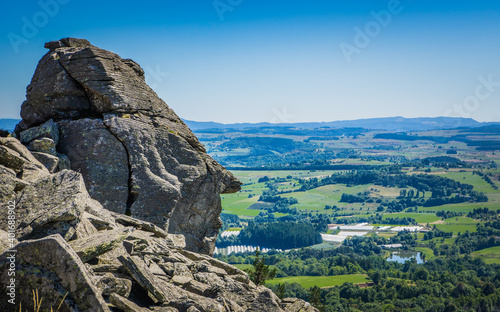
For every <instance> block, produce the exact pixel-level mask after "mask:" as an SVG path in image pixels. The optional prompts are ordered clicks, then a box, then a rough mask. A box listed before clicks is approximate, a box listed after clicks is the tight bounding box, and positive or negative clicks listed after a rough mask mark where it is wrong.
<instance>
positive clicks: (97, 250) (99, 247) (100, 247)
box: [70, 229, 128, 262]
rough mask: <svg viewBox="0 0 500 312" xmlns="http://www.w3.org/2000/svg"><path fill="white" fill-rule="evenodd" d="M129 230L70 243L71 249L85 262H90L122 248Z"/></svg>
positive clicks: (97, 235)
mask: <svg viewBox="0 0 500 312" xmlns="http://www.w3.org/2000/svg"><path fill="white" fill-rule="evenodd" d="M127 232H128V230H126V229H117V230H114V231H102V232H99V233H96V234H93V235H89V236H87V237H84V238H80V239H77V240H73V241H71V242H70V245H71V247H73V249H74V250H75V252H76V254H77V255H78V256H79V257H80V258H81V259H82V261H83V262H88V261H89V260H92V259H94V258H96V257H97V256H99V255H102V254H104V253H106V252H108V251H110V250H113V249H115V248H116V247H118V246H120V244H121V242H122V241H123V240H124V239H125V237H126V236H127Z"/></svg>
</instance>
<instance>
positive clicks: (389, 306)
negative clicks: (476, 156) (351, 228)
mask: <svg viewBox="0 0 500 312" xmlns="http://www.w3.org/2000/svg"><path fill="white" fill-rule="evenodd" d="M347 253H348V255H343V254H338V253H336V254H335V255H332V254H331V253H330V252H329V251H328V252H326V251H325V252H323V254H321V252H318V251H316V252H312V251H309V252H306V251H302V252H301V253H300V258H299V257H297V256H296V255H295V256H294V255H290V256H288V257H287V259H286V260H285V261H283V262H290V261H291V262H292V263H293V262H294V261H293V260H295V263H315V264H319V263H328V264H330V263H332V265H338V266H340V267H350V268H353V267H358V270H361V271H360V272H363V273H365V274H367V275H368V276H369V277H370V278H371V279H372V281H373V283H374V286H373V287H367V288H360V287H359V286H356V285H353V284H351V283H345V284H343V285H341V286H336V287H332V288H325V289H319V295H318V289H309V290H306V289H304V288H302V287H301V286H300V285H298V284H296V283H295V284H285V285H281V286H280V288H281V290H280V292H281V296H283V297H297V298H301V299H304V300H309V301H310V303H311V304H313V305H314V306H315V307H317V308H319V309H320V311H355V310H353V309H356V310H360V311H496V309H497V307H498V306H499V305H500V290H499V288H500V270H498V267H495V266H494V265H488V264H485V263H484V261H482V260H481V259H476V258H471V257H469V256H462V257H458V256H455V257H450V258H440V259H437V260H430V261H429V260H428V261H426V262H425V263H424V264H417V263H416V262H415V261H407V262H405V263H404V264H400V263H397V262H388V261H385V260H384V259H383V258H382V257H376V256H360V255H357V254H353V253H351V252H350V251H347ZM301 259H304V260H301ZM312 259H314V260H312ZM315 260H316V261H315ZM349 264H350V265H349ZM277 265H279V263H278V264H277ZM334 267H335V266H334ZM269 287H270V288H271V289H273V290H274V291H276V292H278V286H273V285H271V286H269ZM315 292H316V294H315Z"/></svg>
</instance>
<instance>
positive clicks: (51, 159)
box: [31, 152, 59, 173]
mask: <svg viewBox="0 0 500 312" xmlns="http://www.w3.org/2000/svg"><path fill="white" fill-rule="evenodd" d="M31 154H33V156H35V158H36V159H37V160H38V161H39V162H41V163H42V164H43V165H44V166H45V168H47V170H49V172H50V173H54V172H55V171H56V169H57V166H58V165H59V158H58V157H56V156H53V155H50V154H46V153H39V152H32V153H31Z"/></svg>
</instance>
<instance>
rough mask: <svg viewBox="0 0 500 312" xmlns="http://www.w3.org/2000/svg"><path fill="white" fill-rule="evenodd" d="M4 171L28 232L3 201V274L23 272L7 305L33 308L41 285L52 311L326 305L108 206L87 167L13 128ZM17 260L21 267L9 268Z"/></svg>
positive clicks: (3, 307)
mask: <svg viewBox="0 0 500 312" xmlns="http://www.w3.org/2000/svg"><path fill="white" fill-rule="evenodd" d="M0 180H1V181H2V183H1V187H0V198H1V200H2V203H7V202H11V203H12V204H11V205H12V206H14V207H15V209H14V211H15V214H14V215H15V218H14V220H15V233H16V237H17V238H18V239H19V240H20V241H21V242H18V241H17V240H16V239H12V240H9V237H10V236H9V235H8V234H7V233H6V232H5V231H4V230H3V229H8V225H9V223H8V222H9V220H11V219H9V218H8V215H10V214H9V213H7V212H6V211H3V212H4V213H2V214H0V229H2V230H0V239H1V244H0V273H1V274H0V283H1V284H2V285H10V284H11V283H12V281H11V280H10V279H11V278H15V281H14V284H15V287H16V300H15V304H14V305H11V304H10V303H8V299H10V297H7V292H6V291H2V292H1V293H0V311H19V310H20V306H21V307H22V308H23V309H22V310H23V311H24V310H32V308H31V307H33V295H32V292H33V291H37V292H38V296H39V298H40V299H42V310H43V311H45V310H47V311H48V310H50V307H52V308H54V310H55V309H57V307H59V311H89V312H90V311H92V312H94V311H125V312H130V311H134V312H135V311H140V312H147V311H165V312H166V311H169V312H177V311H183V312H197V311H201V312H205V311H206V312H208V311H221V312H222V311H223V312H233V311H255V312H257V311H259V312H260V311H278V312H283V311H298V312H314V311H317V310H315V309H314V308H312V307H311V306H310V305H307V304H306V303H305V302H304V301H301V300H297V299H287V300H283V301H281V300H280V299H278V298H277V297H276V295H274V294H273V293H272V292H271V291H270V290H269V289H267V288H265V287H262V286H260V287H257V286H256V285H254V284H253V283H252V282H251V281H250V280H249V278H248V276H247V275H246V273H245V272H243V271H240V270H239V269H237V268H236V267H233V266H231V265H229V264H226V263H224V262H221V261H218V260H216V259H214V258H212V257H210V256H207V255H203V254H198V253H194V252H191V251H187V250H185V249H184V248H185V246H186V243H185V240H184V236H183V235H181V234H169V233H167V232H166V231H164V230H163V229H161V228H160V227H158V226H156V225H154V224H153V223H150V222H146V221H142V220H139V219H136V218H133V217H130V216H126V215H123V214H119V213H115V212H110V211H108V210H106V209H104V208H103V207H102V206H101V204H99V202H97V201H96V200H93V199H92V198H91V197H90V196H89V194H88V192H87V190H86V188H85V184H84V182H83V177H82V175H81V174H80V173H77V172H75V171H72V170H66V169H64V170H62V171H59V172H56V173H52V174H51V173H49V171H48V170H47V169H46V168H45V167H44V166H43V165H42V164H41V163H40V162H39V161H38V160H37V159H36V158H34V157H33V156H32V155H31V153H30V152H29V150H28V149H27V148H26V147H25V146H23V145H22V144H21V143H20V142H19V141H17V140H16V139H14V138H0ZM2 209H3V210H5V205H3V206H2ZM9 242H10V243H11V244H12V246H11V245H10V244H9ZM10 250H15V252H13V251H10ZM12 255H14V260H12ZM13 265H14V266H13ZM11 268H13V270H14V271H15V273H16V274H15V275H8V274H7V272H9V269H11Z"/></svg>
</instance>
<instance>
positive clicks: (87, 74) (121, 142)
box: [16, 38, 241, 254]
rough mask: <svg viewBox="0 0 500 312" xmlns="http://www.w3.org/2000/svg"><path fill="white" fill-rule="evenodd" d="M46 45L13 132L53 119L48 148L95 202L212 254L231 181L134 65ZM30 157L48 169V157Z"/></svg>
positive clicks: (80, 47) (84, 46)
mask: <svg viewBox="0 0 500 312" xmlns="http://www.w3.org/2000/svg"><path fill="white" fill-rule="evenodd" d="M46 47H47V48H48V49H49V52H48V53H47V54H46V55H45V56H44V57H43V58H42V60H41V61H40V63H39V64H38V66H37V69H36V71H35V74H34V76H33V79H32V81H31V84H30V85H29V86H28V89H27V95H26V101H25V102H24V103H23V105H22V109H21V116H22V118H23V120H22V122H21V123H20V124H19V125H18V127H17V129H16V132H17V133H18V134H19V135H20V136H21V137H22V136H23V133H26V132H29V131H36V129H37V128H39V127H42V126H43V125H45V124H46V123H47V122H48V121H50V120H53V121H54V124H55V126H54V127H55V128H56V129H57V130H56V131H59V134H58V136H60V139H59V140H58V142H56V146H57V152H58V153H60V154H62V155H64V157H67V159H68V163H69V164H70V166H71V169H73V170H76V171H78V172H81V173H82V175H83V178H84V181H85V185H86V187H87V189H88V191H89V193H90V195H91V196H92V197H93V198H95V199H96V200H98V201H99V202H100V203H101V204H102V205H103V206H104V208H106V209H108V210H110V211H114V212H119V213H124V212H126V213H128V214H130V215H131V216H133V217H136V218H139V219H143V220H145V221H148V222H152V223H154V224H156V225H157V226H160V227H163V228H164V229H165V230H167V231H168V232H170V233H176V234H183V235H185V237H186V243H187V246H186V248H188V249H190V250H193V251H198V252H204V253H207V254H211V253H213V251H214V247H215V245H214V244H215V238H216V236H217V232H218V229H219V228H220V226H221V222H220V218H219V215H220V212H221V209H222V208H221V204H220V197H219V194H221V193H232V192H236V191H238V190H239V189H240V185H241V183H240V182H239V181H238V180H237V179H236V178H235V177H234V176H233V175H232V174H231V173H230V172H228V171H227V170H226V169H225V168H224V167H222V166H221V165H220V164H219V163H217V162H216V161H214V160H213V159H212V158H211V157H210V156H209V155H208V154H207V153H206V151H205V148H204V147H203V145H202V144H201V143H200V142H199V141H198V139H197V138H196V136H195V135H194V134H193V133H192V132H191V130H190V129H189V128H188V127H187V126H186V124H185V123H184V122H183V121H182V120H181V119H180V118H179V117H178V116H177V115H176V114H175V112H174V111H173V110H172V109H171V108H170V107H169V106H168V105H167V104H166V103H165V102H164V101H162V100H161V99H160V98H159V97H158V96H157V95H156V93H155V92H154V91H153V90H152V89H151V88H150V87H149V86H148V85H147V84H146V82H145V77H144V70H142V68H141V67H140V66H139V65H138V64H137V63H135V62H134V61H132V60H130V59H122V58H121V57H120V56H118V55H116V54H115V53H112V52H110V51H106V50H103V49H100V48H98V47H95V46H93V45H91V44H90V43H89V42H88V41H87V40H81V39H75V38H65V39H61V40H59V41H55V42H50V43H47V44H46ZM34 129H35V130H34ZM25 143H26V144H30V141H27V142H25ZM36 152H38V151H36ZM39 158H40V159H43V160H44V161H43V162H44V164H45V165H47V167H50V168H51V172H54V171H56V170H57V168H58V166H57V160H56V159H54V156H52V157H49V156H45V155H39Z"/></svg>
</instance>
